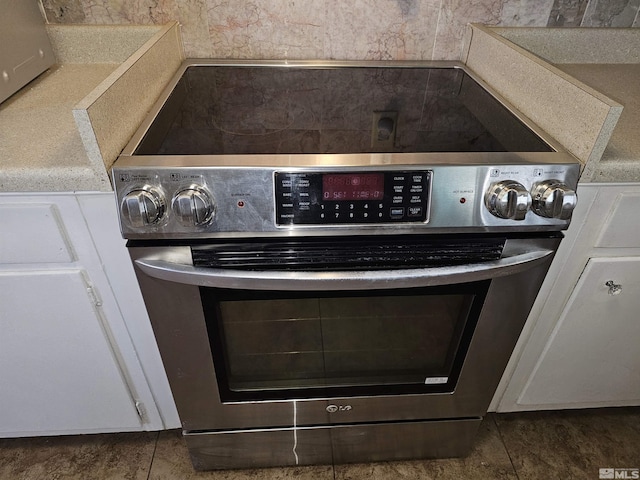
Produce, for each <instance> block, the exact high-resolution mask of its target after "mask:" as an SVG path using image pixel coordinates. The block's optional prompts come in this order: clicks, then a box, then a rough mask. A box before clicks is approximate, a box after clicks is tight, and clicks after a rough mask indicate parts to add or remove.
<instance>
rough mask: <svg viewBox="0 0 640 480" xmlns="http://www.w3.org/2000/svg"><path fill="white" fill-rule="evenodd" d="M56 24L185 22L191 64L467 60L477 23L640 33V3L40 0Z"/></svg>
mask: <svg viewBox="0 0 640 480" xmlns="http://www.w3.org/2000/svg"><path fill="white" fill-rule="evenodd" d="M40 1H41V2H42V4H43V7H44V11H45V13H46V17H47V21H48V22H50V23H81V24H162V23H165V22H167V21H171V20H177V21H179V22H180V23H181V24H182V33H183V39H184V44H185V53H186V55H187V57H191V58H242V59H249V58H253V59H265V58H272V59H338V60H341V59H344V60H432V59H433V60H458V59H459V58H460V55H461V50H462V45H463V35H464V31H465V28H466V25H467V23H469V22H478V23H486V24H490V25H502V26H538V27H544V26H566V27H575V26H585V27H640V17H639V15H638V11H639V9H640V0H473V1H469V0H350V1H344V0H282V1H275V0H135V1H130V0H40Z"/></svg>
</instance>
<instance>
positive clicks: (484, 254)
mask: <svg viewBox="0 0 640 480" xmlns="http://www.w3.org/2000/svg"><path fill="white" fill-rule="evenodd" d="M504 243H505V239H504V238H489V239H486V238H482V239H458V240H456V239H446V240H429V239H427V240H425V239H414V238H411V239H407V238H394V239H380V238H376V239H335V238H334V239H302V240H293V241H268V240H265V241H263V242H253V241H249V242H234V243H220V244H215V245H207V246H193V247H192V253H193V263H194V265H195V266H198V267H208V268H225V269H228V268H235V269H243V270H298V271H300V270H334V271H336V270H381V269H397V268H424V267H440V266H447V265H463V264H467V263H479V262H486V261H491V260H497V259H499V258H500V256H501V255H502V249H503V247H504Z"/></svg>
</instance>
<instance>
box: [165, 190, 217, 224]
mask: <svg viewBox="0 0 640 480" xmlns="http://www.w3.org/2000/svg"><path fill="white" fill-rule="evenodd" d="M171 209H172V211H173V213H174V214H175V215H176V218H177V219H178V221H179V222H180V223H181V224H182V225H185V226H187V227H194V226H200V225H206V224H208V223H209V222H211V220H212V219H213V215H214V213H215V212H214V210H215V209H214V204H213V200H212V199H211V195H210V194H209V192H207V191H206V190H205V189H204V188H203V187H200V186H198V185H192V186H190V187H189V188H185V189H183V190H180V191H178V192H177V193H176V194H175V195H174V196H173V200H172V201H171Z"/></svg>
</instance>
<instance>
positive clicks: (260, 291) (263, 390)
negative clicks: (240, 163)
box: [130, 236, 559, 431]
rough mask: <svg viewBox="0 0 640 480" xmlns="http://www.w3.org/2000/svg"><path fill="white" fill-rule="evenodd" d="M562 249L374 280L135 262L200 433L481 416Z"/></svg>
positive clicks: (359, 273) (512, 252)
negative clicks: (544, 281) (544, 280)
mask: <svg viewBox="0 0 640 480" xmlns="http://www.w3.org/2000/svg"><path fill="white" fill-rule="evenodd" d="M558 243H559V238H558V237H557V236H550V237H547V238H542V239H541V238H535V239H531V238H519V239H504V240H503V244H502V245H503V246H501V249H500V250H501V253H500V255H499V258H497V259H495V260H483V261H477V262H475V263H473V262H472V263H460V259H459V258H458V260H457V264H455V265H451V264H448V265H440V266H431V267H422V268H390V269H384V268H380V267H378V268H377V269H375V270H362V269H357V270H305V271H299V270H295V269H294V270H291V269H289V270H279V269H273V268H272V269H261V270H247V269H235V268H234V269H232V268H226V269H225V268H216V267H212V266H211V265H210V264H209V260H208V259H205V260H202V257H203V255H202V249H203V248H202V247H201V246H198V245H192V246H170V247H166V246H165V247H160V246H157V247H147V246H131V245H130V252H131V255H132V258H133V260H134V265H135V266H136V273H137V275H138V279H139V282H140V286H141V289H142V292H143V296H144V299H145V302H146V304H147V309H148V311H149V316H150V319H151V322H152V324H153V328H154V332H155V335H156V338H157V341H158V345H159V348H160V352H161V355H162V358H163V361H164V364H165V369H166V371H167V375H168V378H169V381H170V383H171V387H172V391H173V394H174V398H175V400H176V404H177V407H178V411H179V414H180V417H181V420H182V422H183V427H184V428H185V430H187V431H206V430H223V429H244V428H253V429H255V428H267V427H278V426H283V425H294V426H304V425H308V426H313V425H331V424H347V423H358V422H371V421H375V422H385V421H394V422H395V421H411V420H426V419H447V418H477V417H481V416H482V415H484V413H485V412H486V409H487V407H488V405H489V402H490V400H491V397H492V395H493V393H494V391H495V388H496V386H497V383H498V381H499V379H500V377H501V375H502V372H503V370H504V367H505V365H506V362H507V361H508V358H509V356H510V354H511V351H512V349H513V347H514V345H515V342H516V340H517V338H518V335H519V333H520V331H521V329H522V326H523V324H524V321H525V320H526V317H527V315H528V312H529V310H530V308H531V305H532V304H533V301H534V300H535V296H536V294H537V291H538V289H539V287H540V284H541V283H542V280H543V279H544V275H545V274H546V271H547V269H548V267H549V264H550V262H551V259H552V257H553V254H554V253H555V250H556V248H557V245H558ZM207 248H208V247H204V249H205V250H206V249H207ZM205 257H206V255H205ZM194 259H195V262H194ZM356 268H359V267H356Z"/></svg>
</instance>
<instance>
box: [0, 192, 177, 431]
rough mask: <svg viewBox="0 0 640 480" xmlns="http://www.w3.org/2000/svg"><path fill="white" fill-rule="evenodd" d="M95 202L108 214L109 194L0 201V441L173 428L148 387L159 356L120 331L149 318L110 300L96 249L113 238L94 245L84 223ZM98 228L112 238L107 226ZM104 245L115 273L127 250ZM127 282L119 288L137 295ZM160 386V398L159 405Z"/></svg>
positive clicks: (159, 389)
mask: <svg viewBox="0 0 640 480" xmlns="http://www.w3.org/2000/svg"><path fill="white" fill-rule="evenodd" d="M85 201H86V202H85ZM107 201H109V202H110V203H105V202H107ZM92 202H98V203H102V204H104V205H110V206H112V207H113V205H112V203H113V200H112V198H111V195H109V194H107V195H106V196H105V195H100V194H97V195H96V196H93V195H87V196H86V197H83V196H80V195H79V196H76V195H71V194H44V195H38V194H29V195H18V194H2V195H0V385H1V387H0V436H3V437H10V436H28V435H55V434H73V433H97V432H114V431H134V430H158V429H162V428H165V426H168V427H174V426H175V423H176V421H175V418H177V417H174V416H172V415H174V414H173V413H172V411H171V402H170V400H169V401H167V403H168V405H169V407H168V408H167V412H168V413H167V417H168V420H169V421H168V425H167V422H164V421H163V417H162V416H161V413H160V411H159V409H158V408H157V406H156V401H155V398H154V393H156V392H154V391H152V389H151V388H150V386H149V384H150V382H149V381H148V378H147V377H148V376H150V377H151V378H155V377H157V376H158V373H157V370H158V369H159V368H161V367H158V366H157V364H158V363H159V356H157V353H156V357H153V355H151V356H150V354H149V351H145V348H147V350H150V351H151V352H152V353H153V349H152V348H150V347H148V346H147V347H143V348H136V345H134V342H133V340H132V339H133V338H136V335H137V336H138V337H139V338H138V340H139V341H141V337H140V335H141V333H140V331H139V330H140V328H138V331H137V332H136V331H135V330H136V328H133V330H134V335H131V334H130V332H129V328H128V324H127V321H125V315H127V313H130V312H132V311H135V309H136V308H137V309H138V312H139V314H140V315H142V316H143V318H141V319H135V318H129V319H128V320H129V321H130V322H131V323H132V324H134V325H135V323H136V322H139V323H141V324H143V325H144V324H145V321H146V324H147V325H148V319H146V312H144V308H142V307H141V306H140V303H141V301H140V299H139V298H137V297H135V298H134V299H133V300H131V299H129V300H127V299H125V301H120V302H118V301H117V300H116V297H115V295H114V290H113V289H112V287H111V283H110V278H109V276H108V275H107V271H106V268H105V261H108V260H109V259H107V258H103V257H104V256H105V255H104V254H103V255H102V256H101V255H100V252H99V249H98V245H99V244H100V242H102V243H104V245H102V246H103V247H104V248H106V244H107V243H109V239H110V238H111V237H108V236H107V238H105V237H104V236H102V237H101V238H100V241H99V242H96V241H95V238H94V237H96V233H95V232H93V235H92V232H91V230H90V228H89V227H88V223H87V221H86V218H85V215H83V209H82V207H81V204H85V203H86V204H87V205H86V207H87V214H92V213H93V212H92V211H91V208H89V207H90V206H91V204H92ZM113 209H114V207H113ZM112 216H113V215H112ZM96 222H101V223H102V224H105V222H106V224H107V225H108V227H109V228H112V229H113V228H115V233H114V235H115V236H116V237H115V238H117V234H118V232H117V224H116V225H115V226H114V224H113V218H112V217H108V216H107V217H106V220H105V217H104V216H103V217H102V218H100V219H96ZM109 245H110V247H109V248H111V250H113V251H112V252H111V253H112V254H113V252H116V254H114V259H113V261H112V264H113V265H112V267H111V268H115V269H116V270H117V266H118V265H119V263H118V262H121V261H122V259H123V255H124V254H123V252H126V250H125V249H124V245H123V244H122V240H121V239H120V240H119V243H117V244H115V245H114V244H113V241H111V243H109ZM118 247H119V248H118ZM106 253H107V254H108V253H109V252H106ZM127 265H128V263H127ZM130 273H131V275H130V276H128V275H127V276H126V278H125V279H124V281H123V285H122V286H121V287H120V288H131V285H133V286H134V287H137V286H136V285H135V279H134V278H133V274H132V272H130ZM125 274H126V272H125ZM132 305H133V307H132ZM149 332H150V329H149V330H148V331H143V334H144V336H145V339H146V341H147V345H149V341H150V343H151V345H152V346H154V345H155V344H154V342H153V336H152V334H151V337H150V338H149V335H150V333H149ZM138 349H140V350H141V353H142V355H139V353H138V351H137V350H138ZM149 358H151V360H152V361H151V362H150V363H149V365H151V366H150V367H149V368H148V370H149V372H147V371H145V369H144V368H143V364H144V361H147V362H148V361H149ZM154 369H155V370H154ZM163 380H164V383H165V384H166V379H165V378H163V377H162V376H160V382H159V384H160V385H159V387H157V392H158V394H160V395H163V394H164V395H165V397H166V392H167V391H168V387H167V386H166V385H165V384H163V383H162V381H163Z"/></svg>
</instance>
